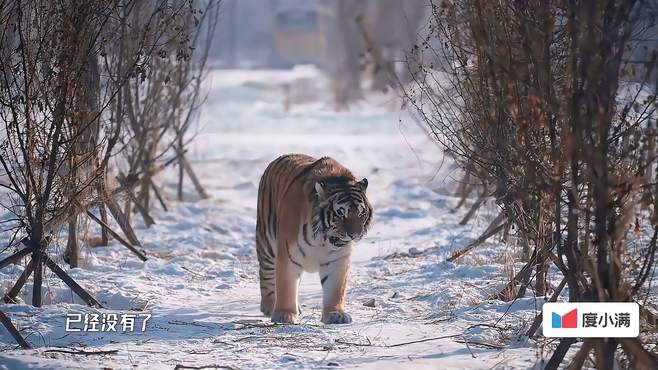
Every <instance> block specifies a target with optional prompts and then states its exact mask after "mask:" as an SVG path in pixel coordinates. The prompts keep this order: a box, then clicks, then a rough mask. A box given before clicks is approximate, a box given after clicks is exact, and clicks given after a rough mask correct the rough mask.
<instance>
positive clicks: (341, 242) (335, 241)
mask: <svg viewBox="0 0 658 370" xmlns="http://www.w3.org/2000/svg"><path fill="white" fill-rule="evenodd" d="M329 243H331V245H333V246H334V247H336V248H341V247H344V246H345V245H347V244H348V243H349V242H346V241H344V240H342V239H340V238H338V237H336V236H330V237H329Z"/></svg>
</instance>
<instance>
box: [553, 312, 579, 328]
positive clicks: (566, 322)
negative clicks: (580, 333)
mask: <svg viewBox="0 0 658 370" xmlns="http://www.w3.org/2000/svg"><path fill="white" fill-rule="evenodd" d="M551 323H552V325H551V326H552V327H553V329H560V328H562V329H565V328H572V329H573V328H577V327H578V309H577V308H575V309H573V310H571V311H569V312H567V313H565V314H564V315H562V316H560V315H558V314H556V313H555V312H552V313H551Z"/></svg>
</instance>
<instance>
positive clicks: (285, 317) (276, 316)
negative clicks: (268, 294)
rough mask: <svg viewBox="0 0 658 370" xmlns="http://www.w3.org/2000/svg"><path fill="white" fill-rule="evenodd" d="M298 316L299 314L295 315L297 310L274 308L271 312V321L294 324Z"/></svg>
mask: <svg viewBox="0 0 658 370" xmlns="http://www.w3.org/2000/svg"><path fill="white" fill-rule="evenodd" d="M298 316H299V315H297V312H290V311H282V310H277V309H275V310H274V312H272V322H276V323H281V324H296V323H297V317H298Z"/></svg>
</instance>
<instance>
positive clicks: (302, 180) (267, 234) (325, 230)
mask: <svg viewBox="0 0 658 370" xmlns="http://www.w3.org/2000/svg"><path fill="white" fill-rule="evenodd" d="M367 187H368V180H367V179H366V178H363V179H362V180H360V181H357V180H356V179H355V177H354V175H352V172H350V171H349V170H348V169H347V168H345V167H343V166H342V165H341V164H340V163H338V162H337V161H336V160H334V159H333V158H330V157H322V158H320V159H315V158H313V157H311V156H308V155H305V154H286V155H283V156H280V157H279V158H277V159H275V160H274V161H273V162H271V163H270V164H269V165H268V166H267V168H266V169H265V172H264V173H263V175H262V177H261V179H260V183H259V186H258V204H257V217H256V252H257V253H256V254H257V257H258V263H259V277H260V293H261V303H260V310H261V312H262V313H263V314H264V315H265V316H269V317H270V318H271V321H272V322H275V323H288V324H294V323H297V320H298V318H299V315H301V308H300V306H299V304H298V290H299V283H300V281H301V276H302V273H303V272H309V273H316V272H319V274H320V283H321V285H322V317H321V321H322V322H323V323H325V324H349V323H351V322H352V317H351V316H350V315H349V314H348V313H347V312H345V307H344V300H345V290H346V288H347V278H348V274H349V270H350V262H351V252H352V247H353V245H354V244H355V243H356V242H358V241H360V240H361V239H362V238H363V237H364V236H365V235H366V233H367V231H368V229H369V227H370V223H371V220H372V213H373V208H372V206H371V204H370V202H369V201H368V198H367V197H366V189H367Z"/></svg>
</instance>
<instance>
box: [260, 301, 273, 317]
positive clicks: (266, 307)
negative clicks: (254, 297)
mask: <svg viewBox="0 0 658 370" xmlns="http://www.w3.org/2000/svg"><path fill="white" fill-rule="evenodd" d="M272 310H274V300H273V299H268V298H263V299H261V301H260V312H262V313H263V315H265V316H272Z"/></svg>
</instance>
